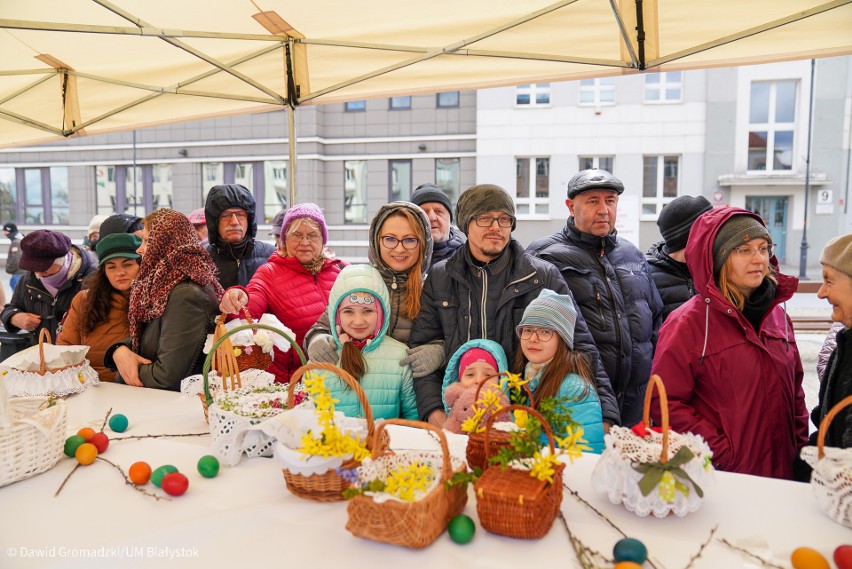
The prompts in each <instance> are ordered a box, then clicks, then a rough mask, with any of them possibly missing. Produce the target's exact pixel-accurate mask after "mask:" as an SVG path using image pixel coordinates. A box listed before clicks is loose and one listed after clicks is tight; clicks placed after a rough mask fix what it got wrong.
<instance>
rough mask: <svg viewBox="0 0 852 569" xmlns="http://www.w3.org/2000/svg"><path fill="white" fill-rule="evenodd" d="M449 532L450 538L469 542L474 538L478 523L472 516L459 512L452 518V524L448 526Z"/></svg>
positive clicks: (462, 542) (459, 541) (458, 541)
mask: <svg viewBox="0 0 852 569" xmlns="http://www.w3.org/2000/svg"><path fill="white" fill-rule="evenodd" d="M447 532H449V534H450V539H452V540H453V541H454V542H456V543H461V544H465V543H469V542H470V540H472V539H473V534H475V533H476V524H474V523H473V520H472V519H470V516H466V515H464V514H459V515H458V516H456V517H454V518H453V519H451V520H450V525H449V526H448V527H447Z"/></svg>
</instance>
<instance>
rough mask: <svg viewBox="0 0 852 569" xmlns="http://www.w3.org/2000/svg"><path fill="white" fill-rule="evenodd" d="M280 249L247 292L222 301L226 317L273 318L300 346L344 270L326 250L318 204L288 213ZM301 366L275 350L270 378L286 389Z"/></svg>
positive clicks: (232, 292)
mask: <svg viewBox="0 0 852 569" xmlns="http://www.w3.org/2000/svg"><path fill="white" fill-rule="evenodd" d="M279 242H280V245H279V247H278V249H277V250H276V251H275V252H274V253H273V254H272V255H271V256H270V257H269V262H267V263H266V264H265V265H261V266H260V268H258V270H257V272H255V274H254V276H253V277H252V278H251V280H250V281H249V282H248V284H247V285H246V286H245V288H243V287H241V286H235V287H230V288H229V289H228V290H226V291H225V294H224V296H223V297H222V303H221V305H220V308H221V310H222V312H223V313H225V314H238V313H239V312H241V311H242V310H243V308H247V309H248V311H249V314H251V316H252V318H253V319H255V320H258V319H260V317H261V316H262V315H263V314H264V313H270V314H272V315H273V316H275V317H276V318H278V320H280V321H281V323H282V324H284V325H285V326H287V327H288V328H290V329H291V330H292V331H293V333H294V334H295V335H296V337H295V341H296V343H298V344H299V345H301V343H302V341H303V340H304V338H305V333H306V332H307V331H308V329H309V328H310V327H311V326H312V325H313V324H314V322H316V321H317V318H319V316H320V314H323V313H324V312H325V310H326V307H327V306H328V296H329V293H330V292H331V286H332V285H333V284H334V281H335V280H336V279H337V275H338V274H339V273H340V270H341V269H342V268H343V266H344V264H343V262H342V261H340V260H338V259H336V258H335V257H334V255H332V254H331V253H330V252H329V251H328V250H327V249H326V248H325V244H326V243H327V242H328V230H327V229H326V226H325V217H324V216H323V213H322V210H321V209H320V208H319V206H317V205H316V204H312V203H303V204H297V205H295V206H293V207H291V208H290V209H289V210H287V213H286V214H285V215H284V219H283V221H282V223H281V238H280V241H279ZM300 365H301V361H300V360H299V356H298V354H297V353H296V350H292V349H291V350H288V351H287V352H280V351H279V350H278V348H275V350H274V353H273V359H272V366H271V367H270V369H269V372H270V373H272V374H274V375H275V379H276V381H279V382H282V383H287V382H289V381H290V376H291V375H292V373H293V372H294V371H296V369H297V368H298V367H299V366H300Z"/></svg>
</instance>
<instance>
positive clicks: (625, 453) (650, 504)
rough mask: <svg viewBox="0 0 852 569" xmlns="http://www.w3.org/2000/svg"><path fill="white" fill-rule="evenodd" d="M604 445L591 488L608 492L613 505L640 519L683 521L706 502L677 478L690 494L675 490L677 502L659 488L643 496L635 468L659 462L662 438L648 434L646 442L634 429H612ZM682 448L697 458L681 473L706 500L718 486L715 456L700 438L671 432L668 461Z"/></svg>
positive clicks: (686, 482)
mask: <svg viewBox="0 0 852 569" xmlns="http://www.w3.org/2000/svg"><path fill="white" fill-rule="evenodd" d="M604 441H605V443H606V450H604V452H603V454H602V455H601V457H600V459H599V460H598V463H597V465H595V469H594V472H593V473H592V487H593V488H595V490H598V491H599V492H606V494H607V497H608V498H609V501H610V502H612V503H613V504H624V507H625V508H627V509H628V510H629V511H631V512H633V513H634V514H637V515H639V516H642V517H645V516H648V515H649V514H654V516H656V517H658V518H664V517H666V516H668V515H669V514H670V513H674V514H675V515H677V516H681V517H682V516H685V515H686V514H688V513H691V512H694V511H696V510H697V509H698V508H700V507H701V503H702V501H703V498H701V497H700V496H699V495H698V492H696V491H695V488H693V487H692V484H690V483H689V482H688V481H684V480H680V479H678V478H675V479H676V480H677V481H678V482H681V483H683V484H685V485H686V487H687V488H688V489H689V492H688V494H686V495H684V493H682V492H680V491H677V490H676V491H675V492H674V499H673V500H672V501H671V502H667V501H665V500H664V499H663V498H662V497H661V495H660V488H659V487H657V488H654V489H653V490H652V491H651V492H650V493H649V494H648V495H647V496H643V495H642V491H641V490H640V489H639V481H640V480H641V479H642V477H643V476H644V475H643V474H642V473H641V472H637V471H636V470H634V468H633V466H634V465H639V464H648V463H654V462H657V461H659V459H660V454H661V452H662V449H663V435H662V434H660V433H657V432H656V431H649V432H648V435H647V436H646V437H645V438H640V437H639V436H637V435H636V434H635V433H634V432H633V431H632V430H631V429H627V428H624V427H612V428H611V429H610V432H609V434H607V435H606V436H605V437H604ZM683 446H686V447H687V448H689V450H691V451H692V453H693V454H694V455H695V458H693V459H692V460H690V461H689V462H687V463H686V464H684V465H683V466H681V469H682V470H683V471H684V472H686V473H687V474H688V475H689V477H690V478H691V479H692V480H693V481H695V483H696V484H697V485H698V486H699V487H700V488H701V489H702V491H703V492H704V495H705V496H706V495H707V493H708V492H710V491H711V490H712V488H713V487H714V486H715V484H716V479H715V475H714V472H715V471H714V469H713V466H712V464H711V463H710V457H711V456H712V454H713V453H712V451H711V450H710V447H709V446H707V443H705V442H704V439H703V438H701V437H700V436H698V435H693V434H692V433H686V434H678V433H675V432H674V431H669V458H671V457H672V456H674V455H675V454H676V453H677V451H679V450H680V448H681V447H683ZM705 465H706V466H705Z"/></svg>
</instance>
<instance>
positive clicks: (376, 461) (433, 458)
mask: <svg viewBox="0 0 852 569" xmlns="http://www.w3.org/2000/svg"><path fill="white" fill-rule="evenodd" d="M386 425H402V426H406V427H415V428H419V429H428V430H430V431H432V432H433V433H436V434H437V436H438V439H439V441H440V443H441V454H440V456H439V455H436V454H435V453H433V452H428V451H413V452H403V453H399V454H394V453H383V451H382V450H381V449H380V448H379V447H381V446H382V444H380V441H381V436H382V435H384V434H385V431H384V430H383V429H384V428H385V426H386ZM401 471H404V472H413V471H418V472H420V473H421V475H422V476H425V477H426V478H427V479H428V480H430V482H429V485H428V486H426V488H424V489H423V491H422V492H420V493H419V494H416V495H412V496H410V498H412V499H411V500H402V499H398V498H395V497H393V496H391V495H389V494H387V493H384V492H370V493H369V494H358V495H356V496H354V497H352V498H351V499H350V500H349V506H348V508H347V512H348V514H349V519H348V521H347V522H346V529H347V530H349V531H350V532H351V533H352V535H354V536H356V537H362V538H365V539H370V540H373V541H379V542H383V543H392V544H394V545H401V546H403V547H410V548H412V549H422V548H424V547H426V546H428V545H430V544H432V542H434V541H435V540H436V539H438V536H440V535H441V534H442V533H443V532H444V530H446V529H447V525H449V523H450V520H451V519H452V518H454V517H455V516H457V515H458V514H460V513H461V511H462V510H463V509H464V505H465V504H466V503H467V488H466V487H465V485H463V484H453V485H448V484H447V482H448V481H449V480H450V479H451V478H453V476H454V475H455V474H456V473H463V472H465V471H466V468H465V465H464V462H463V461H462V460H461V459H460V458H459V459H455V461H454V460H453V457H452V456H451V455H450V451H449V449H448V447H447V437H446V435H444V432H443V431H442V430H441V429H439V428H437V427H434V426H432V425H430V424H428V423H422V422H419V421H408V420H405V419H388V420H386V421H383V422H382V423H381V424H379V426H378V427H377V428H376V432H375V434H374V441H373V453H372V459H370V460H365V461H364V463H363V464H362V465H361V467H360V468H358V469H357V476H358V479H359V480H358V482H357V483H360V484H365V485H366V484H371V483H373V484H374V483H375V481H380V482H381V483H382V484H385V483H387V482H388V481H389V479H390V478H391V477H394V476H401V475H400V474H399V473H400V472H401ZM448 486H449V487H448Z"/></svg>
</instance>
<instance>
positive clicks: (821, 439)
mask: <svg viewBox="0 0 852 569" xmlns="http://www.w3.org/2000/svg"><path fill="white" fill-rule="evenodd" d="M849 405H852V395H847V396H846V397H844V398H843V399H841V400H840V401H839V402H838V403H837V404H835V405H834V407H832V408H831V410H830V411H829V412H828V414H827V415H826V416H825V417H824V418H823V420H822V421H820V423H819V435H818V436H817V458H820V459H821V458H822V457H824V456H825V451H824V450H823V447H824V446H825V435H826V433H828V426H829V425H830V424H831V422H832V421H833V420H834V417H836V416H837V414H838V413H840V412H841V411H843V409H845V408H846V407H848V406H849Z"/></svg>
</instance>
